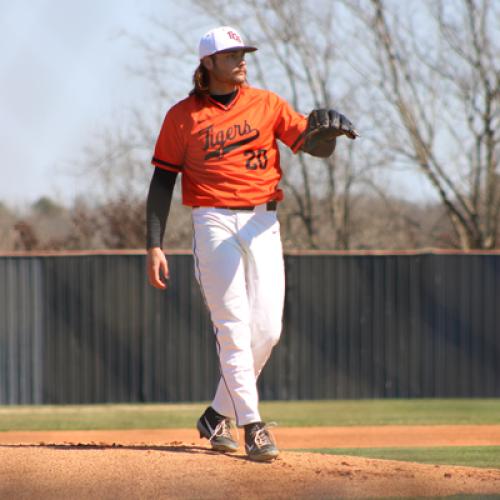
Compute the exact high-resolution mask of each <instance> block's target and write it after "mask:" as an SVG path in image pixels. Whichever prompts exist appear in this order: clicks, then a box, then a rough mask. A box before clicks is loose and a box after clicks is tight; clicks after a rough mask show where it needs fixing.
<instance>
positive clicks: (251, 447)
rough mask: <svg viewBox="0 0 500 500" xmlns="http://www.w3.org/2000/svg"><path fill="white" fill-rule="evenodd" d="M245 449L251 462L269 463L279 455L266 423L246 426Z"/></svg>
mask: <svg viewBox="0 0 500 500" xmlns="http://www.w3.org/2000/svg"><path fill="white" fill-rule="evenodd" d="M245 449H246V452H247V455H248V458H249V459H250V460H254V461H256V462H267V461H269V460H274V459H275V458H276V457H277V456H278V455H279V450H278V448H277V447H276V443H275V442H274V439H273V436H272V435H271V433H270V432H269V428H268V426H267V425H266V424H265V423H264V422H255V423H252V424H248V425H245Z"/></svg>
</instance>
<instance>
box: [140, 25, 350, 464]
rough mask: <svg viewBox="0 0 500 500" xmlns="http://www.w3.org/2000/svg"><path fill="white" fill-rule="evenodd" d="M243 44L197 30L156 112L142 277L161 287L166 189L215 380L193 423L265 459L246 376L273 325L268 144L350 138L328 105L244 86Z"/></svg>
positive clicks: (273, 226) (294, 145) (262, 353)
mask: <svg viewBox="0 0 500 500" xmlns="http://www.w3.org/2000/svg"><path fill="white" fill-rule="evenodd" d="M255 50H257V48H256V47H252V46H249V45H245V44H244V43H243V40H242V38H241V36H240V35H239V33H238V32H237V31H236V30H235V29H233V28H231V27H228V26H223V27H219V28H215V29H213V30H211V31H209V32H208V33H206V34H205V35H204V36H203V37H202V38H201V40H200V43H199V59H200V64H199V66H198V68H197V69H196V71H195V73H194V77H193V82H194V88H193V90H192V91H191V93H190V94H189V96H188V97H186V98H185V99H183V100H181V101H180V102H178V103H177V104H175V105H174V106H173V107H172V108H171V109H170V110H169V111H168V112H167V114H166V117H165V120H164V122H163V125H162V127H161V131H160V133H159V136H158V139H157V142H156V146H155V151H154V156H153V159H152V163H153V165H154V166H155V167H156V168H155V170H154V173H153V177H152V180H151V184H150V188H149V194H148V199H147V248H148V264H147V270H148V277H149V282H150V283H151V285H153V286H154V287H156V288H159V289H165V288H166V286H167V285H166V280H167V279H168V276H169V269H168V263H167V259H166V258H165V255H164V253H163V250H162V241H163V236H164V232H165V226H166V221H167V217H168V213H169V210H170V203H171V199H172V191H173V188H174V184H175V181H176V177H177V175H178V174H182V202H183V204H184V205H187V206H189V207H191V209H192V221H193V256H194V270H195V274H196V278H197V280H198V283H199V285H200V289H201V292H202V295H203V297H204V300H205V302H206V304H207V306H208V309H209V311H210V316H211V320H212V323H213V327H214V331H215V341H216V345H217V351H218V356H219V361H220V372H221V377H220V381H219V383H218V387H217V390H216V392H215V397H214V399H213V401H212V404H211V405H210V406H209V407H208V408H207V409H206V411H205V412H204V413H203V415H202V416H201V417H200V419H199V420H198V422H197V429H198V431H199V433H200V437H204V438H207V439H208V440H209V441H210V443H211V446H212V448H213V449H215V450H219V451H222V452H234V451H236V450H237V449H238V442H237V441H236V439H235V438H234V436H233V434H232V431H233V430H234V429H233V425H232V422H233V421H235V422H236V425H237V426H239V427H244V430H245V448H246V453H247V455H248V458H249V459H251V460H256V461H268V460H272V459H274V458H275V457H276V456H278V453H279V451H278V448H277V446H276V443H275V441H274V439H273V436H272V435H271V433H270V432H269V428H268V426H267V425H266V424H265V423H264V422H263V421H262V419H261V416H260V413H259V404H258V403H259V398H258V393H257V385H256V382H257V378H258V376H259V374H260V373H261V371H262V369H263V367H264V365H265V364H266V362H267V360H268V359H269V356H270V354H271V350H272V348H273V346H274V345H275V344H276V343H277V342H278V339H279V337H280V334H281V328H282V312H283V303H284V292H285V282H284V275H285V274H284V266H283V253H282V246H281V239H280V227H279V222H278V219H277V216H276V208H277V205H278V204H279V202H280V201H281V200H282V199H283V192H282V191H281V189H279V187H278V186H279V181H280V179H281V175H282V172H281V168H280V155H279V149H278V144H277V140H280V141H281V142H282V143H284V144H285V145H286V146H288V147H289V148H291V150H292V151H293V152H294V153H297V152H299V151H304V152H307V153H309V154H312V155H314V156H320V157H326V156H329V155H330V154H332V153H333V151H334V149H335V144H336V137H337V136H340V135H346V136H348V137H350V138H352V139H354V138H355V137H356V135H357V133H356V131H355V130H354V128H353V125H352V123H351V122H350V121H349V120H347V118H346V117H345V116H343V115H342V114H340V113H338V112H336V111H334V110H326V109H320V110H314V111H312V112H311V113H310V114H309V116H304V115H302V114H299V113H297V112H296V111H294V110H293V109H292V108H291V107H290V105H289V104H288V103H287V102H285V101H284V100H283V99H282V98H280V97H279V96H277V95H276V94H274V93H272V92H269V91H267V90H261V89H257V88H253V87H251V86H249V85H248V83H247V66H246V62H245V54H246V53H247V52H253V51H255Z"/></svg>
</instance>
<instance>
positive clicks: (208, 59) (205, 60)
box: [201, 56, 214, 71]
mask: <svg viewBox="0 0 500 500" xmlns="http://www.w3.org/2000/svg"><path fill="white" fill-rule="evenodd" d="M201 64H203V66H205V69H208V71H212V69H213V67H214V60H213V59H212V58H211V57H209V56H207V57H204V58H203V59H202V60H201Z"/></svg>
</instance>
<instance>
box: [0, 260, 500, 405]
mask: <svg viewBox="0 0 500 500" xmlns="http://www.w3.org/2000/svg"><path fill="white" fill-rule="evenodd" d="M285 262H286V271H287V293H286V304H285V315H284V331H283V335H282V338H281V341H280V343H279V344H278V346H277V347H276V348H275V351H274V353H273V356H272V357H271V360H270V362H269V364H268V366H267V367H266V369H265V370H264V372H263V374H262V376H261V380H260V387H261V395H262V398H263V399H323V398H386V397H391V398H392V397H498V396H500V252H497V253H450V252H427V253H426V252H421V253H418V252H417V253H401V254H387V253H369V252H365V253H361V252H359V253H344V254H342V253H319V252H317V253H301V254H288V255H286V256H285ZM169 264H170V269H171V275H172V279H171V284H170V288H169V290H168V291H166V292H160V291H157V290H154V289H153V288H151V287H150V286H149V285H148V284H147V281H146V277H145V255H144V254H143V253H139V252H121V253H116V252H115V253H107V252H102V253H99V252H94V253H74V254H60V255H56V254H53V255H51V254H47V255H20V254H18V255H3V256H0V404H32V403H97V402H138V401H145V402H155V401H170V402H174V401H200V400H209V399H211V398H212V396H213V391H214V389H215V386H216V381H217V380H218V364H217V359H216V354H215V345H214V339H213V334H212V329H211V325H210V321H209V318H208V314H207V312H206V310H205V307H204V305H203V302H202V299H201V296H200V293H199V290H198V285H197V284H196V282H195V280H194V276H193V272H192V256H191V255H190V254H189V253H176V254H172V255H170V256H169Z"/></svg>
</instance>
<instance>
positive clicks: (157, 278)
mask: <svg viewBox="0 0 500 500" xmlns="http://www.w3.org/2000/svg"><path fill="white" fill-rule="evenodd" d="M146 265H147V271H148V280H149V284H150V285H152V286H154V287H155V288H158V289H159V290H165V289H166V288H167V282H168V278H169V273H168V262H167V258H166V257H165V254H164V253H163V250H162V249H161V248H160V247H154V248H150V249H149V250H148V258H147V264H146Z"/></svg>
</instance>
